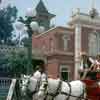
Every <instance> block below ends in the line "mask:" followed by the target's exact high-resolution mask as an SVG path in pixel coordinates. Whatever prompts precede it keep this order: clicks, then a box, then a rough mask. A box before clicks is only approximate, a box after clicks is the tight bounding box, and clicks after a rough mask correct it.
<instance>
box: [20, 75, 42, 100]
mask: <svg viewBox="0 0 100 100" xmlns="http://www.w3.org/2000/svg"><path fill="white" fill-rule="evenodd" d="M39 86H40V80H38V79H36V78H34V77H31V76H28V75H24V76H23V77H22V78H21V85H20V87H21V92H22V96H23V97H26V96H27V94H29V93H30V94H31V95H32V99H33V100H41V99H39V98H38V96H37V93H38V90H39ZM28 92H29V93H28Z"/></svg>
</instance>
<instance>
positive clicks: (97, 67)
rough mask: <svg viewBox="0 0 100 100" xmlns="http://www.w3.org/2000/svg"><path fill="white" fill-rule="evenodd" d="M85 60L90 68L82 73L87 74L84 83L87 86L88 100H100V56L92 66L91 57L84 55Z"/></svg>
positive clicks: (84, 69)
mask: <svg viewBox="0 0 100 100" xmlns="http://www.w3.org/2000/svg"><path fill="white" fill-rule="evenodd" d="M82 56H83V57H84V58H85V61H86V62H85V63H87V65H88V68H86V67H85V64H83V66H84V68H83V70H81V71H80V73H85V76H84V77H83V79H82V81H83V82H84V83H85V84H86V94H87V96H86V98H87V99H90V100H100V55H98V56H97V57H98V58H97V59H96V60H95V61H93V60H92V61H93V62H92V63H91V64H90V62H89V57H87V55H86V54H84V55H82ZM86 59H87V60H86Z"/></svg>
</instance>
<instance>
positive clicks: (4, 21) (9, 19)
mask: <svg viewBox="0 0 100 100" xmlns="http://www.w3.org/2000/svg"><path fill="white" fill-rule="evenodd" d="M17 12H18V11H17V8H16V7H15V6H13V7H12V6H11V5H9V6H7V7H6V8H2V9H0V43H1V44H2V43H5V44H8V45H13V42H12V37H13V34H12V31H13V30H14V28H13V23H14V22H15V20H16V18H17Z"/></svg>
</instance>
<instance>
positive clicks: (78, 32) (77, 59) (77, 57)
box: [74, 24, 81, 79]
mask: <svg viewBox="0 0 100 100" xmlns="http://www.w3.org/2000/svg"><path fill="white" fill-rule="evenodd" d="M80 52H81V25H80V24H76V25H75V58H74V61H75V66H74V67H75V75H74V76H75V77H74V79H77V78H78V77H79V76H78V69H79V67H80Z"/></svg>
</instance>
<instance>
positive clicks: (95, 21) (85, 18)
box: [68, 13, 100, 28]
mask: <svg viewBox="0 0 100 100" xmlns="http://www.w3.org/2000/svg"><path fill="white" fill-rule="evenodd" d="M68 24H69V25H71V26H73V25H75V24H83V25H89V26H92V27H99V28H100V16H95V17H94V18H91V16H90V15H88V14H84V13H77V14H75V15H73V16H72V17H71V19H70V21H69V23H68Z"/></svg>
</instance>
